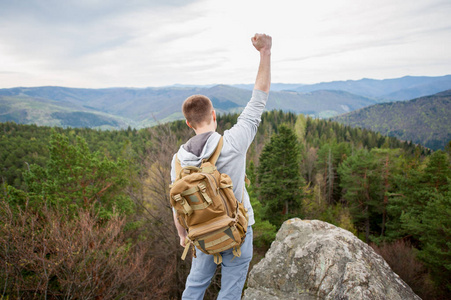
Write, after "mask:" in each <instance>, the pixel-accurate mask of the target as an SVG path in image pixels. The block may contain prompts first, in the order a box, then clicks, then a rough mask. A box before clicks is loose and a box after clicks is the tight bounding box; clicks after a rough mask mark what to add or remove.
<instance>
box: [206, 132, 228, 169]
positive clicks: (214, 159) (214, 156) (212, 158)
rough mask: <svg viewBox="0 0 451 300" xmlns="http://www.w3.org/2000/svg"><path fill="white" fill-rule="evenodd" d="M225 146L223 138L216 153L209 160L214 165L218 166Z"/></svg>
mask: <svg viewBox="0 0 451 300" xmlns="http://www.w3.org/2000/svg"><path fill="white" fill-rule="evenodd" d="M223 144H224V141H223V137H222V136H221V138H220V139H219V143H218V145H217V146H216V149H215V152H213V154H212V155H211V156H210V158H209V159H208V160H207V161H208V162H210V163H211V164H212V165H216V161H217V160H218V157H219V154H221V150H222V145H223Z"/></svg>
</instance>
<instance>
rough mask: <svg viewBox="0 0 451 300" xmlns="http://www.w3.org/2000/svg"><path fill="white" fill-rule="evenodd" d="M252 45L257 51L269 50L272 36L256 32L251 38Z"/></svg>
mask: <svg viewBox="0 0 451 300" xmlns="http://www.w3.org/2000/svg"><path fill="white" fill-rule="evenodd" d="M251 41H252V45H254V47H255V49H257V50H258V51H259V52H262V51H270V50H271V46H272V38H271V37H270V36H269V35H266V34H261V33H256V34H255V35H254V36H253V37H252V38H251Z"/></svg>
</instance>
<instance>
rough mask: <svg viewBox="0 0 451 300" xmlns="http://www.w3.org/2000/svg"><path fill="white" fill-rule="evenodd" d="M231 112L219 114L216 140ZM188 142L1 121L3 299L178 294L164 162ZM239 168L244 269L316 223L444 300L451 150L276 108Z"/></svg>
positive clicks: (143, 133)
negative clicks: (284, 230)
mask: <svg viewBox="0 0 451 300" xmlns="http://www.w3.org/2000/svg"><path fill="white" fill-rule="evenodd" d="M237 117H238V115H237V114H226V115H220V116H218V131H219V132H220V133H223V132H224V130H227V129H229V128H231V126H233V124H235V123H236V120H237ZM193 135H194V132H192V131H191V130H190V129H189V128H188V127H187V126H186V125H185V122H184V121H174V122H171V123H166V124H161V125H158V126H154V127H150V128H144V129H139V130H137V129H132V128H130V127H129V128H128V129H125V130H111V131H101V130H95V129H88V128H65V129H63V128H58V127H44V126H36V125H19V124H16V123H14V122H6V123H0V183H1V188H0V189H1V191H0V192H1V193H0V195H1V196H0V202H1V203H0V246H1V247H0V299H139V298H143V299H180V296H181V293H182V292H183V287H184V283H185V280H186V276H187V275H188V273H189V268H190V259H189V258H188V259H187V260H185V261H183V260H181V258H180V257H181V255H182V252H183V248H182V247H180V245H179V239H178V236H177V232H176V229H175V226H174V224H173V219H172V211H171V207H170V204H169V184H170V183H171V182H170V165H171V160H172V156H173V154H174V153H175V152H176V151H177V149H178V147H180V146H181V145H182V144H183V143H184V142H186V141H187V140H188V139H189V138H190V137H192V136H193ZM246 167H247V175H248V177H249V179H250V180H251V185H250V186H249V187H248V191H249V194H250V196H251V202H252V205H253V208H254V212H255V218H256V224H255V225H254V259H253V262H252V264H255V263H256V262H258V261H259V260H260V259H261V258H262V257H263V256H264V254H265V252H266V250H267V249H268V248H269V247H270V244H271V242H272V241H273V239H274V238H275V234H276V232H277V230H278V228H279V227H280V226H281V224H282V223H283V222H284V221H285V220H287V219H289V218H292V217H299V218H302V219H319V220H323V221H326V222H329V223H331V224H334V225H336V226H340V227H342V228H344V229H346V230H349V231H351V232H352V233H354V234H355V235H356V236H357V237H359V238H360V239H361V240H363V241H365V242H367V243H368V244H370V245H371V246H372V247H373V248H374V249H375V251H376V252H378V253H379V254H380V255H382V256H383V257H384V259H385V260H386V261H387V263H388V264H389V265H390V266H391V268H392V269H393V270H394V271H395V272H396V273H397V274H398V275H399V276H400V277H401V278H402V279H403V280H404V281H405V282H406V283H407V284H409V285H410V286H411V287H412V289H413V290H414V291H415V292H416V293H417V294H418V295H419V296H420V297H421V298H423V299H449V298H450V296H451V254H450V247H451V218H450V217H449V216H450V215H451V143H448V144H447V146H446V147H445V150H438V151H432V150H430V149H428V148H425V147H422V146H421V145H417V144H414V143H411V142H406V141H401V140H399V139H396V138H394V137H388V136H384V135H381V134H380V133H376V132H373V131H370V130H368V129H361V128H352V127H350V126H347V125H343V124H339V123H337V122H334V121H331V120H324V119H315V118H310V117H307V116H304V115H302V114H300V115H296V114H294V113H287V112H282V111H277V110H274V111H269V112H265V113H264V114H263V116H262V122H261V124H260V127H259V129H258V133H257V136H256V137H255V139H254V141H253V143H252V144H251V146H250V148H249V151H248V153H247V166H246ZM219 275H220V268H219V269H218V272H217V275H216V276H215V277H214V278H213V281H212V284H211V286H210V287H209V289H208V290H207V293H206V297H205V298H206V299H214V298H215V294H216V293H217V291H218V289H219V286H220V280H219Z"/></svg>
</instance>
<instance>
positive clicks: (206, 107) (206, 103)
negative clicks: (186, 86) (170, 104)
mask: <svg viewBox="0 0 451 300" xmlns="http://www.w3.org/2000/svg"><path fill="white" fill-rule="evenodd" d="M212 111H213V104H212V103H211V100H210V99H209V98H208V97H207V96H204V95H192V96H190V97H188V98H186V100H185V101H184V102H183V105H182V112H183V115H184V116H185V118H186V120H187V121H188V122H189V123H190V124H191V126H193V127H194V128H196V127H197V126H198V125H201V124H202V123H204V122H206V123H207V124H209V123H210V121H211V112H212Z"/></svg>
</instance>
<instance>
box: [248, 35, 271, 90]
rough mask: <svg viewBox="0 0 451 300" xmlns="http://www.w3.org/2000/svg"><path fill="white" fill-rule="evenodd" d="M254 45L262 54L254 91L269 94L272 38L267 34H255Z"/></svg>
mask: <svg viewBox="0 0 451 300" xmlns="http://www.w3.org/2000/svg"><path fill="white" fill-rule="evenodd" d="M251 40H252V44H253V45H254V47H255V49H257V50H258V52H260V65H259V67H258V73H257V79H256V80H255V85H254V89H256V90H260V91H263V92H266V93H269V88H270V86H271V46H272V38H271V37H270V36H269V35H266V34H259V33H257V34H255V36H253V37H252V39H251Z"/></svg>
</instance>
